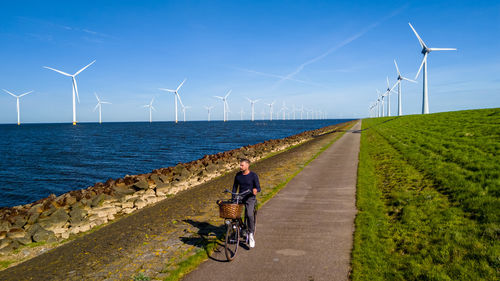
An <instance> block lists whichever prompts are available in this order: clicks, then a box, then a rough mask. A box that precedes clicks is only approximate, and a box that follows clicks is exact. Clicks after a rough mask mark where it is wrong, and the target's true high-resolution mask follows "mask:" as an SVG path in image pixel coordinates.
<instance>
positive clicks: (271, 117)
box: [266, 101, 276, 121]
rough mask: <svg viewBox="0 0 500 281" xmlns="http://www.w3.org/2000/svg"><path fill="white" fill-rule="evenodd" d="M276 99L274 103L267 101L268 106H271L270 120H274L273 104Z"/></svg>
mask: <svg viewBox="0 0 500 281" xmlns="http://www.w3.org/2000/svg"><path fill="white" fill-rule="evenodd" d="M275 102H276V101H273V102H272V103H266V105H267V106H269V121H273V106H274V103H275Z"/></svg>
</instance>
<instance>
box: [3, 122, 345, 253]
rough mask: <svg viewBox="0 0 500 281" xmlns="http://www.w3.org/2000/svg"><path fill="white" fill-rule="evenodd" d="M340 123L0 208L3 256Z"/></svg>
mask: <svg viewBox="0 0 500 281" xmlns="http://www.w3.org/2000/svg"><path fill="white" fill-rule="evenodd" d="M336 128H337V125H332V126H327V127H324V128H320V129H317V130H311V131H306V132H303V133H300V134H296V135H293V136H289V137H286V138H282V139H274V140H269V141H265V142H262V143H258V144H255V145H249V146H244V147H241V148H238V149H234V150H230V151H226V152H221V153H217V154H213V155H205V156H204V157H203V158H201V159H198V160H195V161H191V162H189V163H179V164H178V165H176V166H174V167H167V168H161V169H156V170H153V171H152V172H151V173H147V174H140V175H127V176H125V177H123V178H118V179H108V180H107V181H106V182H104V183H101V182H99V183H96V184H95V185H94V186H91V187H88V188H86V189H80V190H74V191H70V192H67V193H64V194H62V195H60V196H55V195H51V196H49V197H47V198H43V199H41V200H38V201H36V202H33V203H30V204H26V205H21V206H15V207H6V208H0V254H1V255H5V254H9V253H12V252H13V251H14V250H16V249H18V248H19V247H21V246H22V245H28V244H31V243H33V242H41V243H44V242H47V243H52V242H59V241H62V240H64V239H67V238H69V237H70V235H74V234H78V233H81V232H86V231H88V230H91V229H92V228H94V227H96V226H99V225H102V224H105V223H107V222H109V221H112V220H114V219H116V218H117V217H119V216H122V215H125V214H130V213H132V212H134V211H135V210H138V209H142V208H144V207H145V206H148V205H151V204H154V203H156V202H158V201H161V200H163V199H165V198H167V197H169V196H171V195H174V194H176V193H178V192H179V191H182V190H186V189H189V188H191V187H193V186H196V185H199V184H202V183H204V182H207V181H209V180H211V179H213V178H216V177H219V176H221V175H223V174H225V173H227V172H229V171H231V170H233V169H235V168H237V166H238V159H239V158H248V159H250V160H252V161H257V160H259V159H262V158H265V157H267V156H269V155H270V154H272V153H274V152H279V151H282V150H285V149H287V148H289V147H292V146H294V145H298V144H300V143H303V142H306V141H308V140H310V139H312V138H314V137H315V136H318V135H322V134H326V133H330V132H332V131H334V130H335V129H336Z"/></svg>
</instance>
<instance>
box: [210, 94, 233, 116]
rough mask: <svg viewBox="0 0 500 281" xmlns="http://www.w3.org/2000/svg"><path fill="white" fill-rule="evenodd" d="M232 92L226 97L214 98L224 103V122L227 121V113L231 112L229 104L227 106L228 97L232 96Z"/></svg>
mask: <svg viewBox="0 0 500 281" xmlns="http://www.w3.org/2000/svg"><path fill="white" fill-rule="evenodd" d="M231 91H232V90H229V92H227V94H226V95H225V96H224V97H221V96H214V97H215V98H218V99H220V100H222V102H223V103H224V122H226V121H227V113H228V111H229V104H227V97H228V96H229V95H230V94H231Z"/></svg>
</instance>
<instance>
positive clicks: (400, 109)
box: [394, 60, 417, 116]
mask: <svg viewBox="0 0 500 281" xmlns="http://www.w3.org/2000/svg"><path fill="white" fill-rule="evenodd" d="M394 65H395V66H396V71H397V72H398V78H397V79H398V81H397V82H396V84H398V116H401V115H403V107H402V105H401V104H402V94H403V93H402V92H401V81H403V80H406V81H410V82H413V83H417V81H415V80H411V79H408V78H406V77H403V75H401V72H399V67H398V64H397V62H396V60H394Z"/></svg>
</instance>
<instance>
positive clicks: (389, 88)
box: [384, 77, 398, 116]
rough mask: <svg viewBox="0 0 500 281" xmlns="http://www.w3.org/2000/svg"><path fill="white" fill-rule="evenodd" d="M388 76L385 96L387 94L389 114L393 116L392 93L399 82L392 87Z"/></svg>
mask: <svg viewBox="0 0 500 281" xmlns="http://www.w3.org/2000/svg"><path fill="white" fill-rule="evenodd" d="M386 78H387V89H386V91H385V94H384V96H387V116H391V93H392V90H394V88H395V87H396V85H397V84H398V83H397V82H396V84H394V85H393V86H392V88H391V85H390V84H389V77H386Z"/></svg>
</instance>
